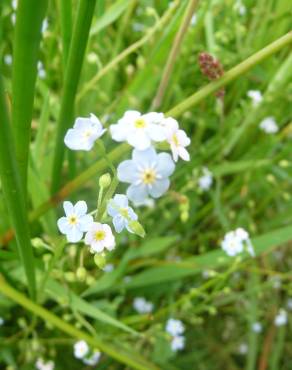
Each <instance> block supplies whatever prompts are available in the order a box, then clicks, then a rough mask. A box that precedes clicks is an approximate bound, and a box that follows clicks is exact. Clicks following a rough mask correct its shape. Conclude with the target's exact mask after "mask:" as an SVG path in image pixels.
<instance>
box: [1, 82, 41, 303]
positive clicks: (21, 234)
mask: <svg viewBox="0 0 292 370" xmlns="http://www.w3.org/2000/svg"><path fill="white" fill-rule="evenodd" d="M0 127H1V129H0V178H1V184H2V189H3V193H4V198H5V200H6V203H7V207H8V212H9V215H10V218H11V221H12V225H13V228H14V230H15V234H16V241H17V247H18V252H19V255H20V258H21V261H22V264H23V266H24V269H25V273H26V277H27V281H28V288H29V292H30V295H31V297H33V298H34V297H35V290H36V287H35V285H36V283H35V270H34V256H33V251H32V246H31V244H30V236H29V227H28V220H27V213H26V202H25V196H24V189H23V188H22V186H21V177H20V173H19V168H18V166H17V161H16V156H15V149H14V140H13V136H12V132H11V128H10V122H9V116H8V111H7V107H6V102H5V95H4V91H3V85H2V78H1V76H0Z"/></svg>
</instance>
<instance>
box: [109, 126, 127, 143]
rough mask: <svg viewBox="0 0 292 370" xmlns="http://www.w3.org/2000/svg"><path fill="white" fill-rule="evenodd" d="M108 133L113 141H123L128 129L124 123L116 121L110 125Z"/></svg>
mask: <svg viewBox="0 0 292 370" xmlns="http://www.w3.org/2000/svg"><path fill="white" fill-rule="evenodd" d="M110 134H111V137H112V139H113V140H115V141H118V142H121V141H125V140H127V134H128V129H127V127H126V125H125V124H121V123H118V124H116V125H111V126H110Z"/></svg>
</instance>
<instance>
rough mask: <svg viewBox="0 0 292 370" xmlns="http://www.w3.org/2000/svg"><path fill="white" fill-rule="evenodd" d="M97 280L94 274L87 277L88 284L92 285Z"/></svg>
mask: <svg viewBox="0 0 292 370" xmlns="http://www.w3.org/2000/svg"><path fill="white" fill-rule="evenodd" d="M94 282H95V279H94V277H93V276H87V277H86V284H87V285H89V286H90V285H92V284H93V283H94Z"/></svg>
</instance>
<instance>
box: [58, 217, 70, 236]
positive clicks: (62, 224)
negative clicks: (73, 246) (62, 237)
mask: <svg viewBox="0 0 292 370" xmlns="http://www.w3.org/2000/svg"><path fill="white" fill-rule="evenodd" d="M57 225H58V228H59V230H60V232H61V233H62V234H67V232H68V231H69V230H70V228H71V226H70V225H69V222H68V220H67V217H61V218H59V220H58V222H57Z"/></svg>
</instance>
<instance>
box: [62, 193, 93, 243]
mask: <svg viewBox="0 0 292 370" xmlns="http://www.w3.org/2000/svg"><path fill="white" fill-rule="evenodd" d="M63 207H64V211H65V215H66V217H61V218H59V220H58V228H59V230H60V232H61V233H62V234H64V235H66V237H67V240H68V242H70V243H77V242H79V241H80V240H81V239H82V237H83V233H84V232H86V231H88V230H89V229H90V226H91V224H92V223H93V218H92V216H90V215H87V214H86V212H87V204H86V203H85V202H84V201H83V200H80V201H79V202H77V203H76V204H75V205H74V206H73V204H72V203H71V202H64V203H63Z"/></svg>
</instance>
